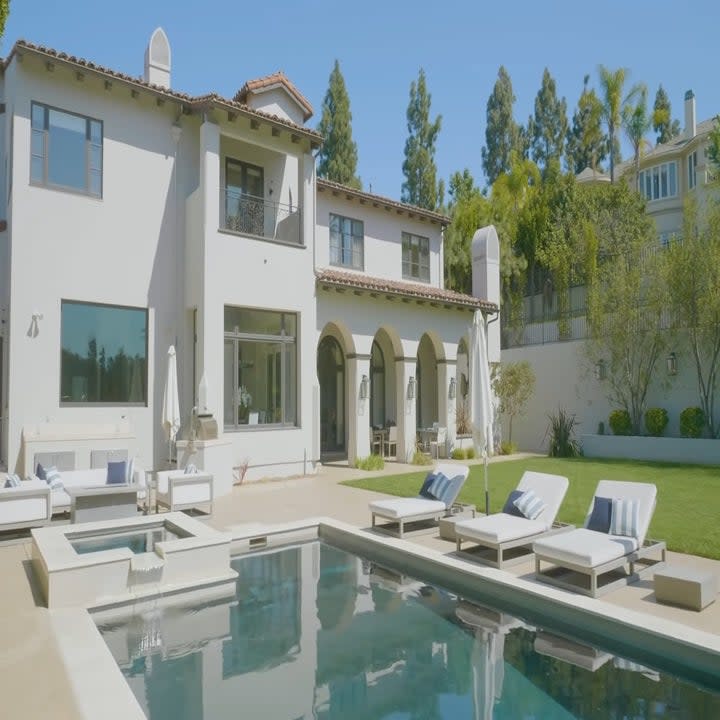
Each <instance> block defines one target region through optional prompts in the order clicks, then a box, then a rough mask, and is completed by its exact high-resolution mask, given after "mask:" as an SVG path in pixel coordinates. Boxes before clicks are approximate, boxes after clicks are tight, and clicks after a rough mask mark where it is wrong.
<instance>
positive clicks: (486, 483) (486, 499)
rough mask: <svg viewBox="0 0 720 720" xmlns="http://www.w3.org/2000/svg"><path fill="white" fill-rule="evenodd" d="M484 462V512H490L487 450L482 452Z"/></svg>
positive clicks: (487, 513)
mask: <svg viewBox="0 0 720 720" xmlns="http://www.w3.org/2000/svg"><path fill="white" fill-rule="evenodd" d="M483 456H484V459H485V462H484V465H485V514H486V515H489V514H490V490H489V489H488V456H487V450H486V451H485V452H484V453H483Z"/></svg>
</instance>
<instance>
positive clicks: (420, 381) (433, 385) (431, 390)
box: [415, 334, 438, 428]
mask: <svg viewBox="0 0 720 720" xmlns="http://www.w3.org/2000/svg"><path fill="white" fill-rule="evenodd" d="M415 384H416V388H417V390H416V394H415V402H416V407H415V420H416V423H417V427H418V428H430V427H433V426H434V425H436V424H437V422H438V372H437V354H436V352H435V346H434V345H433V342H432V340H431V339H430V337H429V336H428V335H427V334H425V335H423V336H422V338H421V339H420V344H419V345H418V352H417V362H416V366H415Z"/></svg>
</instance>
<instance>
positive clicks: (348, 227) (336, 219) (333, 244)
mask: <svg viewBox="0 0 720 720" xmlns="http://www.w3.org/2000/svg"><path fill="white" fill-rule="evenodd" d="M364 244H365V231H364V227H363V222H362V220H353V219H352V218H347V217H343V216H342V215H334V214H333V213H330V264H331V265H341V266H342V267H349V268H353V269H354V270H362V269H363V268H364V267H365V249H364Z"/></svg>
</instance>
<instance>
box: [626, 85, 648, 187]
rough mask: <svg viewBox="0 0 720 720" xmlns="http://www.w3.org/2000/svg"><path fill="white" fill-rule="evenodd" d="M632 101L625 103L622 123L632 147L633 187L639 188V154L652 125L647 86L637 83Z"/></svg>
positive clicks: (645, 143) (645, 144)
mask: <svg viewBox="0 0 720 720" xmlns="http://www.w3.org/2000/svg"><path fill="white" fill-rule="evenodd" d="M636 91H637V92H636V93H635V99H634V101H630V102H628V103H626V104H625V106H624V107H623V111H622V125H623V128H624V130H625V134H626V135H627V137H628V140H630V144H631V145H632V148H633V158H634V165H635V188H636V189H637V190H639V189H640V155H641V154H642V151H643V148H644V147H645V146H647V145H649V144H650V143H648V141H647V140H646V139H645V135H646V133H647V132H648V131H649V130H650V126H651V125H652V117H651V116H650V114H649V113H648V107H647V88H646V87H645V85H642V84H640V85H637V86H636Z"/></svg>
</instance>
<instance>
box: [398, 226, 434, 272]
mask: <svg viewBox="0 0 720 720" xmlns="http://www.w3.org/2000/svg"><path fill="white" fill-rule="evenodd" d="M402 274H403V277H404V278H406V279H408V280H422V282H430V240H429V239H428V238H426V237H421V236H420V235H413V234H411V233H405V232H404V233H403V234H402Z"/></svg>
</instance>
